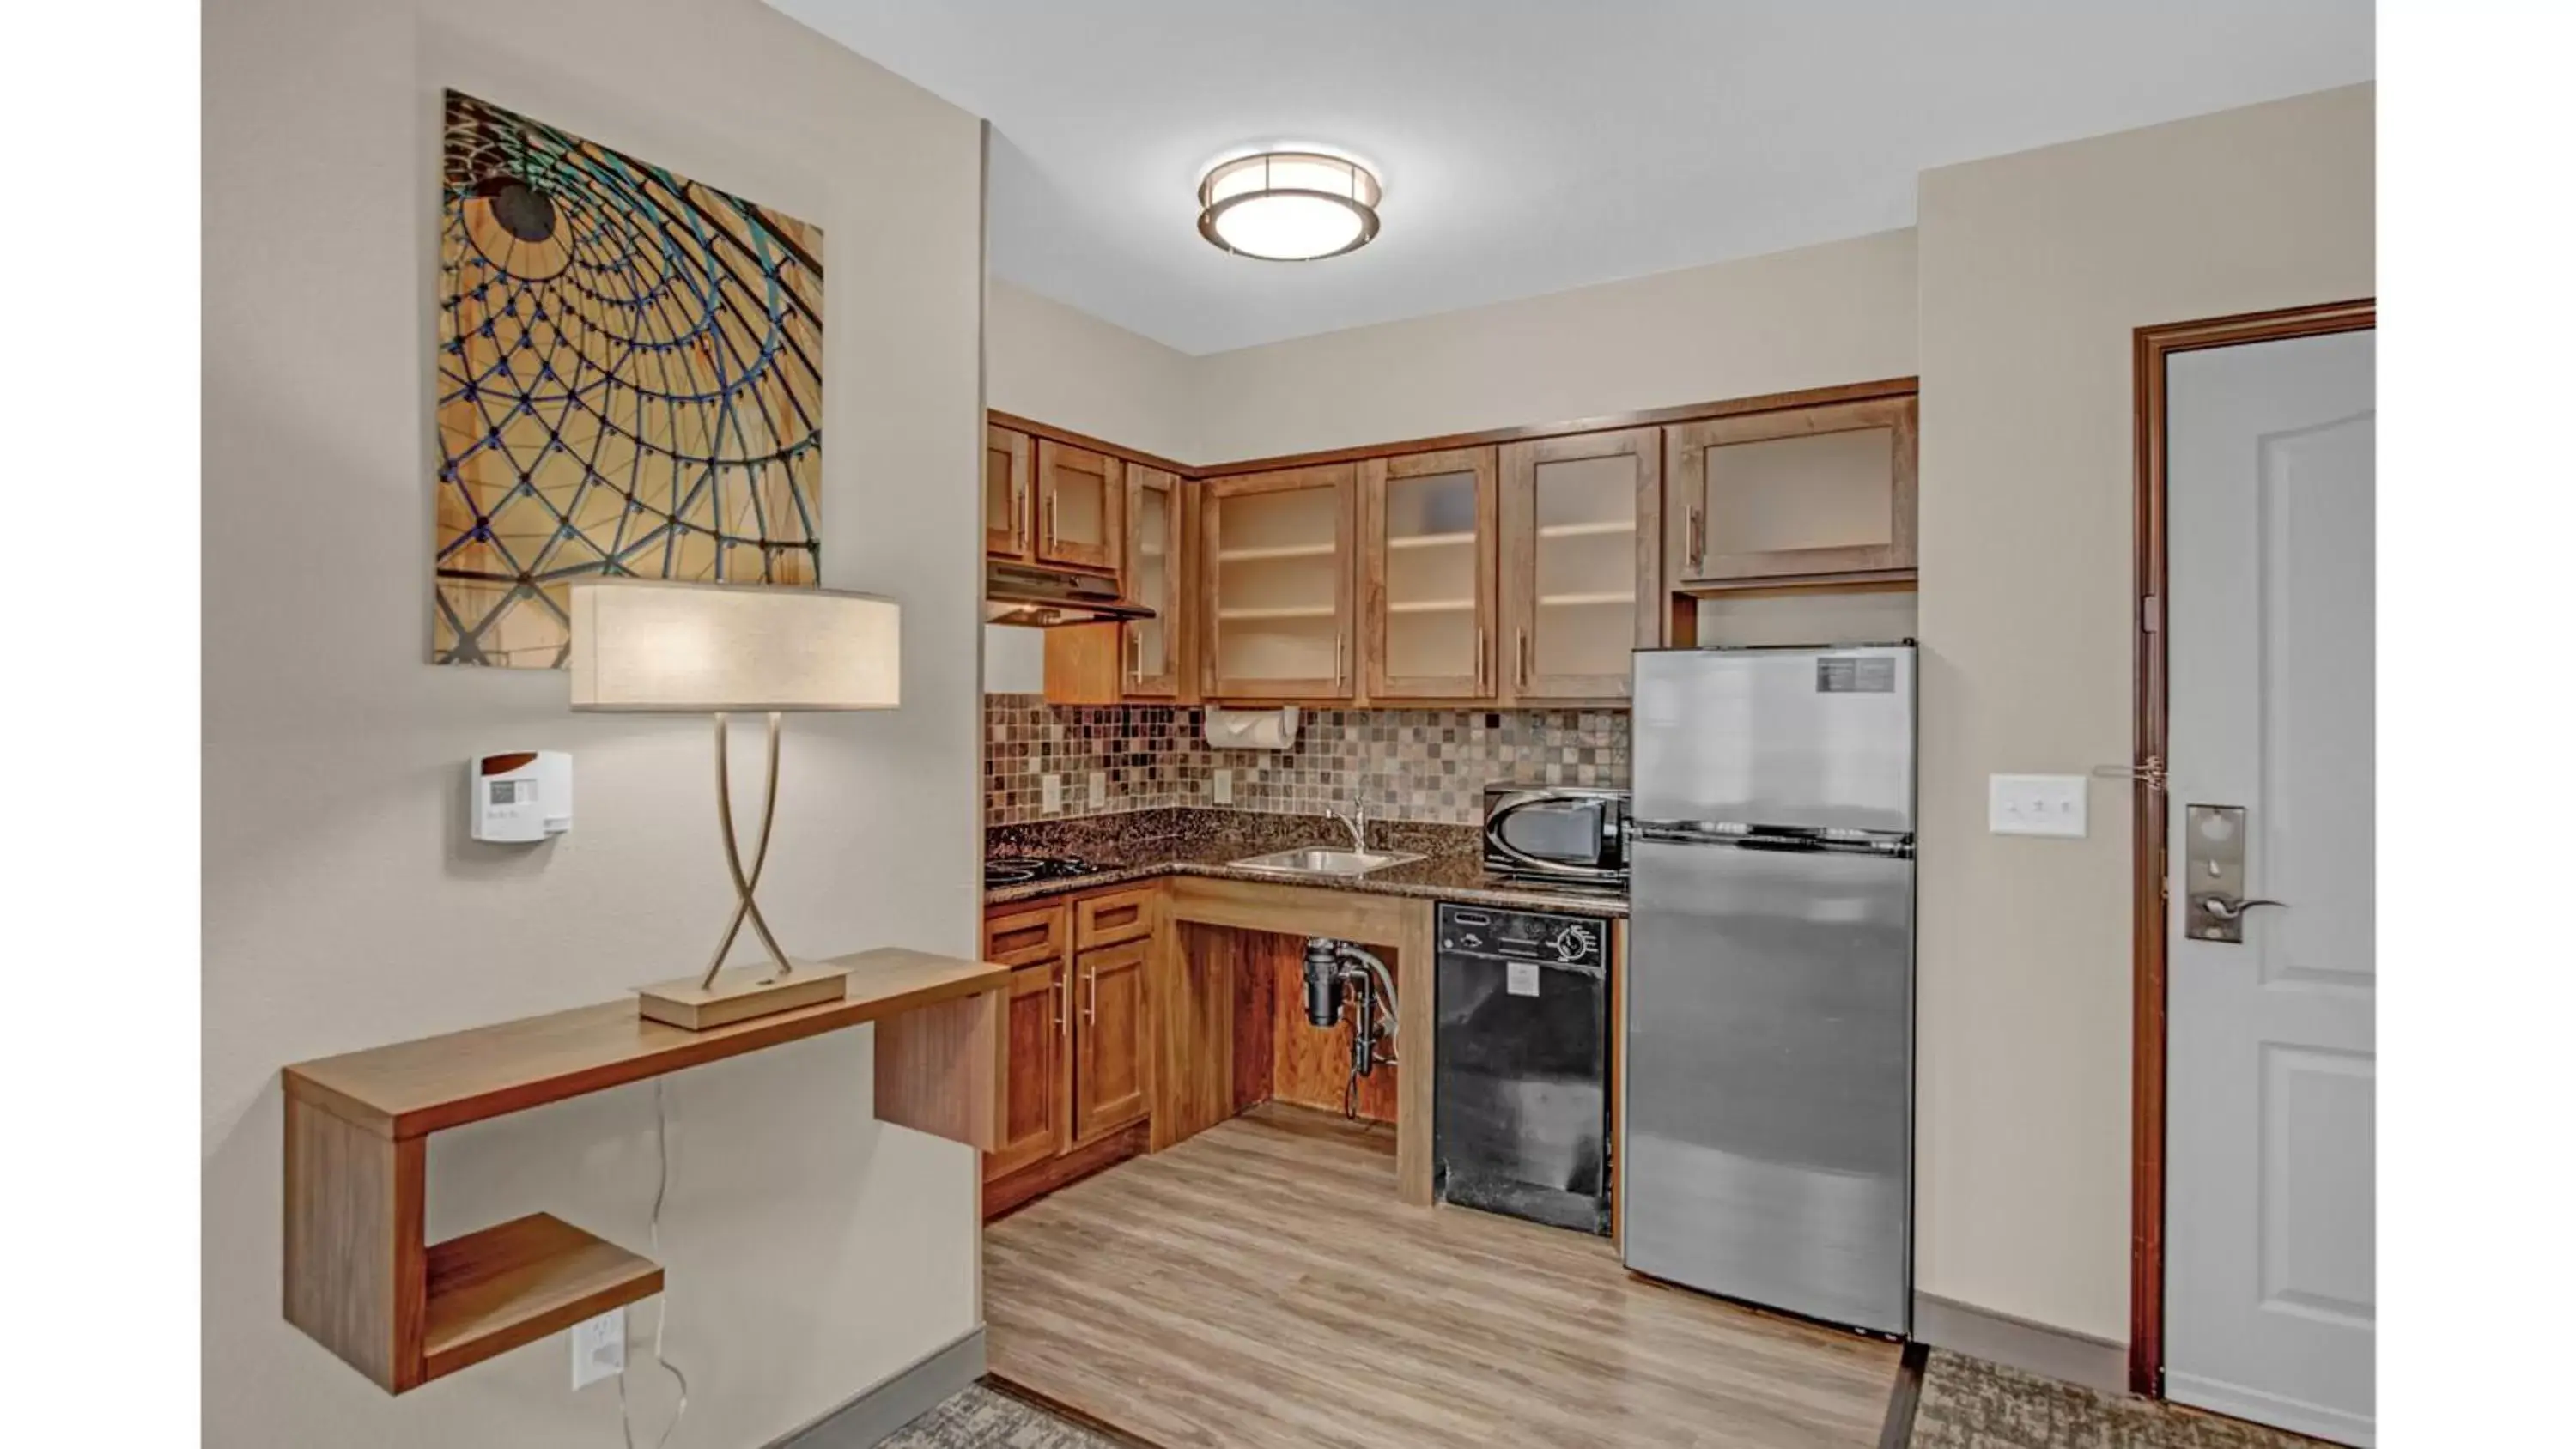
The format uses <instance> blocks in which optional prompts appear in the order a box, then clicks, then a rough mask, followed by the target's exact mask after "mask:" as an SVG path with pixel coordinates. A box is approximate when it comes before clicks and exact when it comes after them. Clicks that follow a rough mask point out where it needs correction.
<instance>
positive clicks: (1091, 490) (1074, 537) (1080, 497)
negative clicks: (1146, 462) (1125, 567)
mask: <svg viewBox="0 0 2576 1449" xmlns="http://www.w3.org/2000/svg"><path fill="white" fill-rule="evenodd" d="M1126 511H1127V481H1126V464H1124V463H1122V462H1120V461H1119V460H1118V459H1116V458H1112V457H1109V456H1108V455H1106V454H1103V453H1095V452H1092V451H1091V450H1090V449H1088V448H1077V447H1074V446H1072V445H1071V444H1069V443H1059V442H1056V441H1055V440H1054V439H1052V438H1041V439H1039V440H1038V456H1037V558H1038V561H1039V562H1040V563H1051V564H1062V565H1064V566H1066V567H1068V568H1081V569H1099V570H1102V571H1104V572H1107V573H1116V572H1117V571H1118V562H1119V560H1118V555H1119V552H1120V545H1121V543H1122V542H1123V541H1124V535H1125V525H1124V523H1123V521H1122V519H1123V515H1124V514H1125V513H1126Z"/></svg>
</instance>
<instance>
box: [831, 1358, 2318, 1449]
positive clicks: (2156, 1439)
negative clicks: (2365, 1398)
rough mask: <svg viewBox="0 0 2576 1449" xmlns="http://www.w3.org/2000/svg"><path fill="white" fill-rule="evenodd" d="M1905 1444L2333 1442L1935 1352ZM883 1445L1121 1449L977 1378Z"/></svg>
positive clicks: (1995, 1448)
mask: <svg viewBox="0 0 2576 1449" xmlns="http://www.w3.org/2000/svg"><path fill="white" fill-rule="evenodd" d="M1907 1444H1908V1446H1909V1449H2335V1446H2332V1445H2327V1444H2324V1443H2322V1442H2320V1441H2318V1440H2315V1439H2309V1438H2305V1437H2302V1436H2300V1435H2297V1434H2287V1433H2283V1432H2282V1431H2280V1430H2278V1429H2267V1428H2264V1427H2262V1426H2261V1425H2259V1424H2248V1423H2245V1422H2243V1421H2242V1420H2238V1419H2229V1418H2224V1417H2222V1416H2220V1415H2217V1414H2204V1413H2202V1412H2200V1411H2199V1410H2197V1409H2186V1408H2183V1407H2181V1406H2180V1405H2176V1404H2164V1403H2158V1402H2156V1401H2154V1400H2151V1399H2136V1398H2112V1397H2108V1396H2105V1395H2102V1394H2097V1393H2094V1392H2093V1391H2092V1390H2090V1389H2081V1388H2077V1387H2076V1386H2075V1385H2073V1384H2063V1383H2059V1382H2057V1381H2056V1380H2054V1379H2044V1378H2039V1377H2037V1376H2035V1375H2032V1374H2026V1373H2023V1372H2021V1371H2020V1370H2018V1369H2010V1368H2006V1367H2004V1366H2003V1365H2001V1364H1992V1363H1987V1362H1985V1361H1984V1360H1982V1359H1973V1358H1964V1357H1962V1356H1960V1355H1958V1354H1955V1353H1950V1352H1948V1351H1946V1350H1943V1349H1937V1348H1936V1349H1934V1350H1932V1357H1931V1361H1930V1362H1929V1363H1927V1364H1926V1365H1925V1366H1924V1370H1923V1395H1922V1399H1921V1401H1920V1403H1919V1405H1918V1407H1917V1408H1916V1409H1915V1413H1914V1434H1913V1437H1912V1438H1911V1439H1909V1440H1908V1441H1907ZM881 1449H1127V1446H1126V1445H1122V1444H1121V1443H1120V1441H1118V1440H1114V1439H1110V1438H1107V1437H1105V1436H1103V1435H1100V1434H1096V1433H1093V1432H1092V1431H1091V1430H1089V1429H1086V1428H1084V1427H1083V1426H1081V1425H1080V1424H1077V1423H1075V1422H1073V1421H1072V1420H1070V1419H1063V1418H1058V1417H1057V1416H1055V1415H1053V1414H1050V1413H1048V1412H1047V1411H1045V1410H1044V1409H1040V1408H1037V1407H1036V1406H1034V1405H1031V1404H1026V1403H1023V1402H1021V1401H1020V1400H1018V1399H1015V1398H1012V1397H1011V1396H1009V1395H1008V1394H1001V1393H996V1392H994V1391H993V1390H991V1389H989V1388H986V1387H984V1386H983V1385H982V1384H977V1385H974V1386H973V1387H971V1388H968V1389H966V1390H965V1391H963V1392H961V1393H959V1394H958V1395H956V1396H955V1397H954V1398H951V1399H949V1400H948V1401H947V1402H945V1403H943V1404H941V1405H939V1407H937V1408H935V1409H932V1410H931V1411H930V1412H929V1413H927V1414H924V1415H922V1416H921V1417H920V1418H918V1419H915V1420H913V1421H912V1422H911V1423H909V1424H906V1425H905V1426H904V1427H903V1428H901V1429H899V1430H897V1431H895V1435H894V1437H893V1438H891V1439H888V1440H886V1441H885V1442H884V1444H883V1445H882V1446H881Z"/></svg>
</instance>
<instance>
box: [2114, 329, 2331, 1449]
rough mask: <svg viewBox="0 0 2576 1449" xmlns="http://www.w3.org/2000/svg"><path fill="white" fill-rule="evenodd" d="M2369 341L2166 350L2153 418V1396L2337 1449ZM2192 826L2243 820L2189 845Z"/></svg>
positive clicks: (2212, 829)
mask: <svg viewBox="0 0 2576 1449" xmlns="http://www.w3.org/2000/svg"><path fill="white" fill-rule="evenodd" d="M2373 343H2374V334H2373V333H2371V332H2367V331H2362V332H2344V333H2336V334H2331V335H2327V336H2320V337H2302V338H2295V339H2291V340H2286V341H2279V342H2259V343H2250V344H2246V345H2243V346H2236V347H2217V348H2210V349H2206V350H2203V351H2194V352H2181V353H2175V354H2172V355H2170V356H2169V358H2168V360H2167V371H2166V413H2165V417H2166V438H2167V455H2166V456H2167V469H2166V489H2167V494H2166V500H2167V501H2166V510H2167V511H2166V519H2167V535H2166V538H2167V550H2168V552H2167V573H2168V582H2167V586H2166V587H2167V598H2166V600H2165V618H2166V624H2165V627H2166V629H2167V631H2168V632H2167V636H2166V643H2167V648H2168V650H2169V660H2170V670H2171V673H2170V674H2169V676H2168V681H2169V710H2170V721H2171V732H2170V737H2169V740H2168V751H2167V754H2168V769H2169V772H2170V781H2171V786H2170V790H2171V793H2170V795H2169V796H2168V800H2169V805H2170V808H2169V810H2168V815H2169V817H2170V828H2171V832H2172V833H2171V835H2170V836H2169V838H2168V840H2167V845H2168V847H2169V854H2168V856H2167V862H2166V865H2167V871H2168V876H2167V880H2168V882H2169V899H2168V901H2167V916H2166V929H2167V936H2166V940H2167V942H2168V945H2167V954H2166V962H2167V967H2166V975H2167V983H2168V984H2167V991H2168V995H2167V1005H2168V1012H2169V1018H2168V1025H2167V1033H2168V1034H2167V1074H2168V1076H2167V1098H2166V1104H2167V1105H2166V1111H2167V1115H2166V1128H2165V1130H2166V1137H2165V1150H2166V1180H2165V1393H2166V1396H2167V1397H2169V1398H2172V1399H2176V1400H2179V1401H2181V1402H2183V1403H2187V1404H2196V1405H2199V1406H2201V1407H2203V1408H2209V1409H2215V1410H2218V1411H2220V1412H2222V1413H2227V1414H2234V1415H2237V1416H2239V1417H2241V1418H2247V1419H2255V1420H2260V1421H2262V1422H2265V1423H2270V1424H2276V1425H2280V1426H2282V1427H2284V1428H2289V1429H2295V1430H2299V1431H2301V1432H2304V1433H2308V1434H2314V1435H2317V1436H2320V1437H2322V1438H2327V1439H2334V1440H2338V1441H2341V1442H2343V1443H2347V1444H2358V1445H2369V1444H2371V1443H2372V1442H2373V1437H2374V1433H2375V1429H2374V1407H2373V1406H2374V1400H2375V1386H2374V1375H2373V1373H2372V1357H2373V1352H2374V1348H2375V1342H2374V1340H2375V1336H2376V1334H2375V1329H2374V1320H2375V1318H2376V1314H2377V1290H2376V1283H2375V1280H2374V1274H2373V1269H2372V1260H2373V1257H2374V1253H2375V1246H2376V1245H2375V1237H2376V1230H2375V1229H2376V1225H2375V1213H2374V1209H2373V1174H2374V1157H2373V1152H2372V1137H2373V1126H2374V1121H2373V1119H2374V1117H2375V1115H2376V1095H2377V1094H2376V1089H2375V1087H2374V1084H2373V1076H2374V1074H2375V1068H2376V1057H2377V1053H2376V1049H2375V1045H2374V1038H2375V1033H2374V1029H2373V1015H2374V1011H2375V1007H2374V1001H2373V987H2374V980H2375V976H2374V971H2375V964H2374V962H2373V960H2372V951H2371V931H2372V923H2371V870H2372V844H2371V817H2372V794H2371V769H2372V728H2371V696H2372V671H2371V655H2372V646H2373V640H2372V635H2373V628H2372V608H2371V592H2372V591H2371V579H2372V532H2373V530H2372V518H2371V515H2372V511H2373V499H2372V488H2373V476H2374V470H2373V462H2372V458H2373V436H2372V435H2373V431H2374V426H2375V424H2374V418H2375V411H2376V410H2375V406H2374V403H2373V362H2372V359H2373ZM2194 805H2207V806H2220V807H2241V809H2242V811H2243V814H2242V816H2241V817H2237V818H2236V819H2235V820H2229V819H2226V818H2221V819H2219V820H2216V821H2207V820H2204V821H2203V822H2202V823H2201V824H2199V825H2197V826H2196V825H2195V823H2194V817H2193V812H2192V810H2191V807H2192V806H2194ZM2239 822H2241V823H2239ZM2231 824H2233V825H2235V827H2236V828H2235V830H2234V832H2233V835H2234V839H2235V840H2236V841H2237V842H2238V843H2239V844H2240V845H2241V854H2242V859H2241V874H2242V884H2241V886H2240V887H2239V891H2238V895H2237V896H2233V897H2228V898H2227V900H2226V901H2222V903H2221V904H2220V905H2219V907H2218V910H2219V911H2220V912H2227V911H2228V909H2229V906H2230V905H2231V904H2232V902H2233V901H2234V900H2235V899H2239V898H2264V899H2268V900H2271V901H2277V902H2279V904H2278V905H2277V906H2273V905H2257V906H2252V907H2249V908H2246V909H2244V910H2243V911H2242V913H2241V917H2240V919H2239V920H2238V921H2237V922H2236V923H2235V929H2236V930H2238V931H2241V933H2242V936H2243V940H2242V942H2241V943H2236V944H2231V943H2227V942H2224V941H2219V940H2212V939H2208V937H2209V935H2210V933H2211V932H2212V931H2213V930H2216V931H2218V932H2219V933H2220V934H2224V933H2225V930H2226V928H2225V927H2222V926H2218V925H2217V924H2216V923H2215V922H2213V921H2212V920H2211V919H2210V917H2209V915H2208V914H2207V913H2204V914H2202V915H2201V916H2200V917H2199V918H2197V920H2195V918H2194V916H2193V913H2192V901H2193V898H2194V897H2195V896H2204V895H2206V894H2208V890H2207V887H2208V885H2209V884H2210V882H2211V876H2210V873H2209V872H2210V867H2211V865H2212V864H2213V863H2215V862H2216V861H2218V860H2219V859H2220V858H2221V857H2224V856H2225V854H2226V850H2225V847H2226V845H2227V844H2228V843H2229V842H2228V840H2227V839H2226V838H2225V837H2226V836H2227V835H2228V834H2229V832H2228V830H2227V829H2226V828H2225V827H2227V826H2229V825H2231ZM2195 829H2200V830H2201V831H2202V832H2203V833H2204V835H2205V836H2206V838H2205V839H2204V840H2203V842H2202V845H2203V847H2204V849H2203V850H2202V851H2201V852H2200V854H2201V855H2202V856H2203V857H2205V858H2203V859H2200V860H2197V861H2196V860H2195V859H2194V852H2193V851H2192V849H2191V845H2192V842H2191V841H2190V840H2189V839H2188V837H2189V835H2190V834H2191V833H2192V832H2193V831H2194V830H2195ZM2232 868H2235V867H2234V866H2232V865H2230V866H2222V867H2221V869H2232ZM2195 875H2197V876H2198V877H2199V878H2198V879H2197V880H2196V879H2194V877H2195Z"/></svg>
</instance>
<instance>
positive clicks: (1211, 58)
mask: <svg viewBox="0 0 2576 1449" xmlns="http://www.w3.org/2000/svg"><path fill="white" fill-rule="evenodd" d="M770 3H771V4H773V5H775V6H776V7H777V8H779V9H781V10H783V11H785V12H787V13H788V14H790V15H793V16H795V17H797V18H798V19H800V20H803V21H805V22H806V23H807V24H809V25H811V26H813V27H814V28H815V29H817V30H820V31H822V32H823V33H824V34H826V35H829V36H831V37H832V38H834V39H836V40H839V41H841V42H842V43H843V44H845V45H848V46H849V47H850V48H851V49H853V50H856V51H858V52H859V53H860V54H862V55H865V56H867V57H868V58H869V59H871V60H874V61H876V62H877V63H878V64H880V65H883V66H886V67H887V68H889V69H891V70H894V71H896V72H897V73H899V74H901V75H904V76H907V77H909V78H911V79H912V80H914V81H915V82H917V83H919V84H920V85H922V86H924V87H925V88H927V89H929V90H931V91H933V92H935V93H937V94H938V95H940V96H942V97H944V98H946V99H947V100H949V101H951V102H954V103H955V104H957V105H959V106H962V107H964V108H966V109H967V110H970V111H973V112H975V113H976V114H978V115H982V116H986V117H989V118H990V119H991V120H992V122H993V124H994V128H995V131H996V133H997V134H996V136H995V138H994V155H993V174H992V209H991V216H990V227H991V230H990V255H991V262H992V268H993V271H994V272H995V274H997V275H999V276H1002V277H1005V278H1007V279H1009V280H1011V281H1013V282H1017V283H1019V284H1020V285H1022V286H1024V287H1027V288H1029V289H1030V290H1032V291H1036V292H1040V293H1044V294H1045V295H1047V296H1050V297H1054V298H1056V299H1058V300H1059V301H1063V302H1067V303H1070V304H1072V305H1073V306H1075V307H1078V308H1080V309H1082V310H1083V311H1086V312H1089V313H1091V314H1093V315H1095V316H1098V317H1104V318H1107V319H1108V320H1110V321H1112V322H1115V323H1118V324H1119V325H1121V326H1123V327H1126V328H1128V329H1130V330H1132V331H1136V332H1140V333H1143V334H1144V335H1146V336H1148V337H1152V338H1155V339H1157V340H1159V341H1162V342H1165V343H1168V344H1170V345H1171V346H1173V347H1177V348H1179V349H1181V350H1182V351H1184V352H1193V353H1199V352H1215V351H1222V350H1224V349H1227V348H1233V347H1243V346H1248V345H1251V344H1254V343H1259V342H1268V341H1273V340H1276V339H1279V338H1283V337H1295V336H1302V335H1304V334H1307V333H1314V332H1326V331H1331V330H1333V329H1336V328H1342V327H1351V326H1358V325H1361V324H1364V323H1369V322H1381V321H1386V320H1389V319H1392V318H1398V317H1410V316H1419V315H1422V314H1425V313H1431V312H1444V311H1448V310H1451V309H1453V308H1458V307H1468V306H1475V305H1478V304H1481V303H1486V302H1494V301H1500V300H1502V299H1505V298H1510V297H1524V296H1533V295H1537V294H1539V293H1543V292H1553V291H1559V290H1562V289H1564V288H1567V287H1575V286H1581V285H1584V284H1586V283H1590V282H1601V281H1608V280H1611V279H1613V278H1618V277H1630V276H1639V275H1642V274H1645V273H1648V272H1659V271H1665V270H1669V269H1671V268H1675V267H1687V266H1695V265H1698V264H1701V263H1706V262H1714V261H1722V260H1725V259H1727V258H1730V257H1742V256H1752V255H1756V254H1759V253H1762V252H1768V251H1777V250H1779V249H1781V248H1784V247H1794V246H1803V245H1807V244H1810V243H1814V242H1820V241H1829V240H1833V239H1836V238H1841V237H1850V236H1859V235H1863V234H1866V233H1869V232H1873V231H1882V230H1886V229H1888V228H1891V227H1901V226H1906V225H1910V224H1911V223H1912V222H1913V220H1914V178H1915V174H1916V173H1917V172H1919V171H1922V170H1924V169H1925V168H1927V167H1933V166H1940V165H1945V164H1948V163H1951V162H1957V161H1966V160H1973V159H1976V158H1978V157H1982V156H1993V155H1999V154H2002V153H2004V152H2009V151H2018V150H2023V149H2026V148H2029V147H2032V146H2040V145H2046V144H2049V143H2051V142H2055V141H2064V140H2072V139H2074V138H2077V137H2080V136H2090V135H2099V134H2101V133H2104V132H2108V131H2117V130H2125V129H2127V128H2129V127H2133V126H2141V125H2147V124H2151V123H2153V122H2157V121H2164V120H2172V119H2175V118H2177V117H2182V116H2190V115H2198V114H2201V113H2203V112H2208V111H2215V110H2223V109H2226V108H2227V107H2230V106H2239V105H2246V104H2250V103H2252V102H2255V101H2262V100H2270V99H2274V98H2277V97H2281V96H2289V95H2297V94H2300V93H2302V92H2305V91H2313V90H2322V89H2324V88H2326V87H2328V86H2334V85H2342V84H2346V83H2349V82H2353V81H2359V80H2365V79H2368V78H2369V77H2370V76H2371V74H2372V62H2373V51H2372V10H2371V5H2370V3H2369V0H1557V3H1544V0H1300V3H1296V4H1284V3H1280V0H1262V3H1251V0H770ZM1278 142H1307V143H1323V144H1325V145H1327V146H1331V147H1335V148H1339V149H1343V150H1346V151H1347V152H1348V153H1349V154H1351V155H1354V156H1357V157H1360V158H1363V159H1365V160H1367V161H1369V162H1370V163H1371V164H1372V165H1374V166H1375V167H1376V168H1377V169H1378V171H1379V173H1380V175H1381V177H1382V178H1383V179H1384V181H1385V184H1386V199H1385V203H1384V205H1383V206H1382V207H1381V208H1380V213H1381V215H1382V216H1383V218H1384V224H1385V230H1384V231H1383V232H1382V233H1381V234H1380V235H1379V237H1378V239H1377V240H1376V241H1375V242H1373V243H1371V244H1370V245H1368V246H1367V247H1364V248H1362V249H1361V250H1360V251H1358V252H1355V253H1353V254H1351V255H1349V256H1343V257H1335V258H1331V259H1328V260H1324V261H1319V262H1305V263H1281V262H1262V261H1255V260H1252V259H1250V258H1246V257H1236V256H1229V255H1226V254H1225V253H1222V252H1219V251H1217V250H1216V249H1215V248H1214V247H1211V246H1209V245H1208V244H1207V243H1206V242H1205V241H1203V240H1201V239H1200V237H1199V235H1198V231H1197V228H1196V218H1197V212H1198V207H1197V201H1196V197H1195V189H1196V187H1197V184H1198V179H1199V176H1200V175H1201V173H1202V172H1204V171H1205V170H1206V168H1207V166H1208V165H1209V164H1210V163H1211V162H1213V161H1215V160H1217V159H1219V158H1220V157H1222V156H1224V155H1225V154H1227V153H1229V152H1232V151H1236V150H1240V149H1243V148H1245V147H1247V146H1250V145H1255V144H1261V143H1278Z"/></svg>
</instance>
